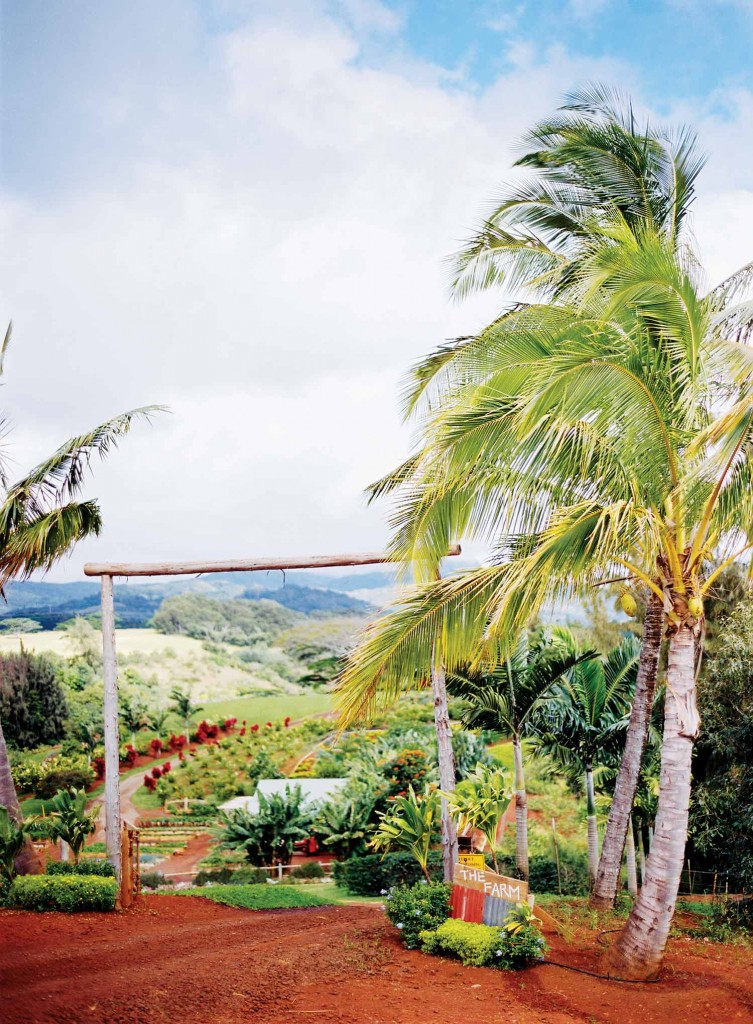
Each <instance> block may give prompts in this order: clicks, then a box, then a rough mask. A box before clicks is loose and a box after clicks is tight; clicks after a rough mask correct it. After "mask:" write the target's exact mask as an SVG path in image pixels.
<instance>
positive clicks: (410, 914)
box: [384, 881, 452, 949]
mask: <svg viewBox="0 0 753 1024" xmlns="http://www.w3.org/2000/svg"><path fill="white" fill-rule="evenodd" d="M451 891H452V886H450V885H446V884H445V883H444V882H431V883H429V884H427V883H426V882H425V881H421V882H417V883H416V884H415V885H411V886H407V885H398V886H393V887H392V888H391V889H390V891H389V892H388V893H387V894H386V895H385V905H384V909H385V910H386V912H387V917H388V918H389V919H390V921H392V923H393V924H394V925H395V927H396V928H397V929H398V930H399V931H400V937H401V938H402V940H403V942H404V943H405V945H406V946H407V947H408V949H415V948H416V947H417V946H418V936H419V933H420V932H423V931H434V930H435V929H436V928H438V927H439V925H440V924H442V922H443V921H446V920H447V918H448V917H449V914H450V893H451Z"/></svg>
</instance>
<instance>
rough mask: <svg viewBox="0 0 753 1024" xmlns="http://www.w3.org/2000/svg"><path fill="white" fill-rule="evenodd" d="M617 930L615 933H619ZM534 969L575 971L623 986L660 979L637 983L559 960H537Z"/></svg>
mask: <svg viewBox="0 0 753 1024" xmlns="http://www.w3.org/2000/svg"><path fill="white" fill-rule="evenodd" d="M619 930H620V929H619V928H616V929H615V931H619ZM532 966H533V967H546V966H549V967H561V968H562V970H563V971H574V972H575V973H576V974H587V975H588V976H589V978H599V979H600V980H601V981H619V982H621V983H622V984H623V985H656V984H657V982H658V981H659V979H658V978H654V979H653V981H636V979H635V978H611V977H610V976H609V975H608V974H597V973H596V972H595V971H587V970H586V969H585V968H584V967H573V966H572V964H561V963H559V961H557V960H537V961H536V963H535V964H533V965H532Z"/></svg>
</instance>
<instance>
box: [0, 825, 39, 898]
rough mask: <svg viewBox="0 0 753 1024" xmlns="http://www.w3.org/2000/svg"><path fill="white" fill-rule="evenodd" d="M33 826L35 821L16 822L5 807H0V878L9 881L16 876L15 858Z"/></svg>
mask: <svg viewBox="0 0 753 1024" xmlns="http://www.w3.org/2000/svg"><path fill="white" fill-rule="evenodd" d="M34 825H35V819H31V818H27V819H26V821H21V822H19V821H16V819H15V818H13V817H11V815H10V813H9V812H8V810H7V809H6V808H5V807H0V878H4V879H5V880H6V881H8V882H9V881H10V880H11V879H12V878H14V877H15V874H16V867H15V862H16V857H17V856H18V855H19V853H20V852H21V850H23V848H24V846H25V844H26V840H27V838H28V836H29V835H30V833H31V831H32V829H33V828H34Z"/></svg>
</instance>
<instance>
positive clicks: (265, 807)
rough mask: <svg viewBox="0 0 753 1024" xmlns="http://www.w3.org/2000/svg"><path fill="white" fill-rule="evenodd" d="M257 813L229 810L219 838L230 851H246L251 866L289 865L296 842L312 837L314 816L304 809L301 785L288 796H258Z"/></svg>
mask: <svg viewBox="0 0 753 1024" xmlns="http://www.w3.org/2000/svg"><path fill="white" fill-rule="evenodd" d="M257 800H258V802H259V809H258V811H257V812H256V813H255V814H252V813H251V812H250V811H247V810H245V809H244V808H238V809H237V810H231V811H228V812H227V813H226V814H225V816H224V822H223V825H222V826H221V828H220V829H219V830H218V832H217V835H218V837H219V839H220V845H221V846H222V848H223V849H226V850H242V851H243V852H244V854H245V855H246V859H247V860H248V861H249V863H251V864H254V865H257V866H260V867H263V866H271V865H273V864H289V863H290V860H291V858H292V856H293V848H294V844H295V842H296V840H298V839H305V838H306V837H307V836H308V835H309V830H310V826H311V814H310V813H309V812H308V811H307V810H306V809H305V808H304V807H303V795H302V793H301V788H300V786H296V785H295V784H292V785H291V786H290V787H289V788H287V789H286V790H285V793H284V794H280V793H273V794H271V796H269V797H265V796H264V794H263V793H259V794H258V796H257Z"/></svg>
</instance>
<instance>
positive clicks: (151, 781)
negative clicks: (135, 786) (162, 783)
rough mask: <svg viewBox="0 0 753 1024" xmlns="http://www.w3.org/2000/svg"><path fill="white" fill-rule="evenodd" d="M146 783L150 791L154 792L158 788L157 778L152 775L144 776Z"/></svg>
mask: <svg viewBox="0 0 753 1024" xmlns="http://www.w3.org/2000/svg"><path fill="white" fill-rule="evenodd" d="M144 785H145V786H146V788H147V791H148V792H149V793H153V792H154V790H155V789H156V788H157V780H156V779H153V778H152V776H151V775H145V776H144Z"/></svg>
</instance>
